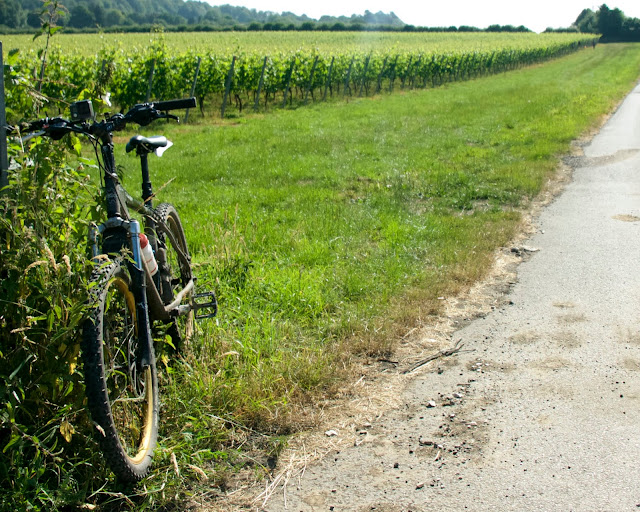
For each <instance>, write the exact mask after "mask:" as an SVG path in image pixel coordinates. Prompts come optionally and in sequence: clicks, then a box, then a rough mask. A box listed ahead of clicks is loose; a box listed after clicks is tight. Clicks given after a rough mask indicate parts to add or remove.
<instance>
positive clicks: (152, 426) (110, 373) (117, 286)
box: [82, 260, 158, 482]
mask: <svg viewBox="0 0 640 512" xmlns="http://www.w3.org/2000/svg"><path fill="white" fill-rule="evenodd" d="M90 290H91V293H92V297H93V300H94V302H93V304H92V305H91V309H90V312H89V317H88V318H87V320H85V322H84V325H83V330H82V359H83V363H84V375H85V384H86V394H87V404H88V407H89V411H90V413H91V418H92V420H93V422H94V423H95V426H96V430H97V433H96V436H97V438H98V442H99V443H100V447H101V449H102V451H103V454H104V456H105V460H106V461H107V463H108V465H109V466H110V467H111V470H112V471H113V472H114V473H115V475H116V476H117V477H118V478H119V479H120V480H122V481H126V482H137V481H139V480H141V479H142V478H144V477H145V476H146V474H147V472H148V471H149V467H150V466H151V458H152V456H153V450H154V448H155V446H156V442H157V438H158V379H157V374H156V364H155V355H154V353H153V347H151V348H150V350H151V353H150V354H149V356H150V357H149V361H148V362H147V364H145V365H144V366H143V363H142V362H141V361H140V359H141V352H142V348H141V347H140V345H139V342H138V322H137V320H136V303H135V298H134V294H133V291H132V290H131V276H130V274H129V270H128V269H127V266H126V263H124V262H123V261H121V260H116V261H113V262H107V263H105V264H103V265H102V266H100V267H99V268H97V269H96V270H95V271H94V273H93V275H92V277H91V285H90Z"/></svg>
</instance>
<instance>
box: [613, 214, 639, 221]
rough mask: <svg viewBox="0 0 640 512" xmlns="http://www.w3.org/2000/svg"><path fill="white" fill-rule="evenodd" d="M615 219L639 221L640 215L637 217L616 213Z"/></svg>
mask: <svg viewBox="0 0 640 512" xmlns="http://www.w3.org/2000/svg"><path fill="white" fill-rule="evenodd" d="M613 219H614V220H621V221H622V222H638V221H640V217H636V216H635V215H627V214H623V215H614V216H613Z"/></svg>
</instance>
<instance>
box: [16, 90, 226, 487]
mask: <svg viewBox="0 0 640 512" xmlns="http://www.w3.org/2000/svg"><path fill="white" fill-rule="evenodd" d="M195 106H196V101H195V98H188V99H181V100H171V101H162V102H154V103H144V104H139V105H135V106H134V107H133V108H132V109H131V110H129V111H128V112H127V113H126V114H115V115H110V116H107V117H106V118H105V119H104V120H102V121H96V120H95V116H94V113H93V106H92V103H91V101H87V100H85V101H80V102H76V103H74V104H72V105H71V107H70V110H71V116H70V119H64V118H61V117H56V118H46V119H40V120H38V121H33V122H31V123H28V125H27V126H28V128H27V131H28V132H29V135H28V136H27V137H24V138H23V141H26V140H27V139H29V138H31V137H34V136H46V137H50V138H52V139H54V140H58V139H61V138H62V137H63V136H64V135H65V134H67V133H78V134H82V135H85V136H87V137H88V138H89V140H90V141H91V142H92V144H93V147H94V150H95V153H96V159H97V162H98V165H99V168H100V174H101V180H102V183H103V192H104V193H103V199H104V203H105V210H106V217H107V218H106V219H105V221H104V222H103V223H102V224H100V225H95V224H94V225H93V226H92V228H91V230H90V233H89V245H90V247H91V255H92V259H93V262H94V270H93V272H92V275H91V277H90V281H89V286H88V290H89V295H90V300H89V306H88V315H87V319H86V320H85V321H84V323H83V327H82V340H81V353H82V360H83V368H84V379H85V385H86V396H87V405H88V409H89V412H90V414H91V419H92V421H93V424H94V426H95V436H96V437H97V440H98V443H99V445H100V448H101V450H102V452H103V454H104V457H105V460H106V462H107V464H108V465H109V467H110V468H111V470H112V471H113V472H114V474H115V475H116V476H117V477H118V478H119V479H120V480H121V481H125V482H137V481H139V480H140V479H142V478H143V477H144V476H146V474H147V473H148V471H149V468H150V466H151V462H152V457H153V451H154V448H155V446H156V443H157V437H158V421H159V418H158V416H159V414H158V411H159V396H158V375H157V370H156V358H155V348H154V341H153V339H154V336H153V335H154V334H157V333H158V332H161V333H164V334H166V335H169V336H170V337H171V344H172V345H173V346H174V347H175V348H179V347H180V346H182V344H183V343H184V342H185V341H186V340H187V339H188V338H189V337H190V336H191V334H192V331H193V324H194V320H195V319H201V318H209V317H212V316H215V315H216V313H217V301H216V297H215V294H214V293H213V292H205V293H196V292H195V283H196V279H195V278H194V276H193V272H192V267H191V257H190V255H189V249H188V246H187V241H186V238H185V234H184V231H183V229H182V224H181V222H180V217H179V215H178V212H177V211H176V209H175V208H174V207H173V206H172V205H171V204H169V203H161V204H158V205H157V206H154V204H153V198H154V193H153V189H152V184H151V180H150V177H149V164H148V155H149V154H150V153H152V152H155V153H157V154H161V152H162V151H163V150H165V149H167V148H168V147H169V146H170V142H169V141H168V140H167V138H166V137H164V136H153V137H144V136H142V135H136V136H134V137H132V138H131V139H130V140H129V142H128V143H127V145H126V151H127V152H132V151H135V154H136V155H137V156H138V157H139V158H140V165H141V171H142V199H141V200H138V199H135V198H133V197H132V196H131V195H129V193H128V192H127V191H126V190H125V189H124V187H123V186H122V184H121V182H120V179H119V177H118V174H117V172H116V162H115V155H114V145H113V133H114V132H117V131H120V130H123V129H124V128H125V127H126V126H127V124H128V123H132V122H133V123H137V124H138V125H140V126H146V125H148V124H149V123H151V122H152V121H155V120H157V119H174V120H176V121H178V118H177V117H176V116H174V115H171V114H169V111H170V110H175V109H186V108H193V107H195ZM135 214H137V217H138V218H141V220H142V224H143V229H142V230H141V223H140V221H138V220H137V219H136V218H134V215H135Z"/></svg>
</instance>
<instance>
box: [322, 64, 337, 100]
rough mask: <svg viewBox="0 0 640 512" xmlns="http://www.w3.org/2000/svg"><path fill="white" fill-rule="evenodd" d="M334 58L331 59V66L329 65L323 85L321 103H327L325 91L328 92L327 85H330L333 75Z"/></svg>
mask: <svg viewBox="0 0 640 512" xmlns="http://www.w3.org/2000/svg"><path fill="white" fill-rule="evenodd" d="M335 60H336V58H335V56H333V57H331V64H330V65H329V73H327V81H326V82H325V84H324V95H323V97H322V101H327V91H328V90H329V85H330V84H331V74H332V73H333V63H334V62H335Z"/></svg>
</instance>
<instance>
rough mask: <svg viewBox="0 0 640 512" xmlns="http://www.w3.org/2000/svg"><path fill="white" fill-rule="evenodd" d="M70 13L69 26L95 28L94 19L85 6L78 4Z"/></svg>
mask: <svg viewBox="0 0 640 512" xmlns="http://www.w3.org/2000/svg"><path fill="white" fill-rule="evenodd" d="M70 13H71V17H70V18H69V25H70V26H72V27H75V28H86V27H95V25H96V19H95V17H94V16H93V13H92V12H91V11H90V10H89V9H88V8H87V7H86V6H84V5H82V4H78V5H76V6H75V7H73V8H72V9H71V11H70Z"/></svg>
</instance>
